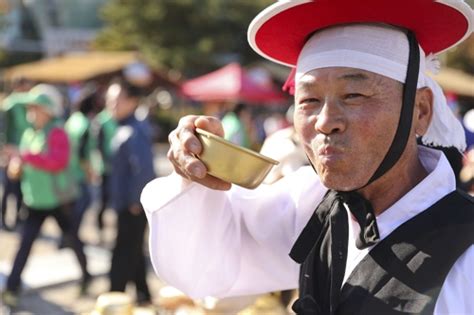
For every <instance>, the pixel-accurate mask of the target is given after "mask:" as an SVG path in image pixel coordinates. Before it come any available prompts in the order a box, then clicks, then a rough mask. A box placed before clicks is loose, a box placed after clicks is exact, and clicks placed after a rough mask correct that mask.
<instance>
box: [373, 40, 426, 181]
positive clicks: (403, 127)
mask: <svg viewBox="0 0 474 315" xmlns="http://www.w3.org/2000/svg"><path fill="white" fill-rule="evenodd" d="M407 37H408V45H409V49H410V51H409V56H408V66H407V76H406V79H405V85H404V88H403V102H402V109H401V112H400V119H399V121H398V128H397V131H396V133H395V136H394V138H393V142H392V144H391V146H390V148H389V149H388V151H387V154H386V155H385V158H384V159H383V161H382V163H380V165H379V167H378V169H377V170H376V171H375V173H374V174H373V175H372V177H371V178H370V179H369V181H368V182H367V184H365V186H367V185H369V184H370V183H372V182H374V181H375V180H377V179H378V178H379V177H381V176H382V175H383V174H385V173H386V172H388V171H389V170H390V169H391V168H392V167H393V166H394V165H395V163H397V161H398V159H400V156H401V155H402V153H403V151H405V147H406V145H407V143H408V139H409V136H410V131H411V124H412V121H413V110H414V108H415V96H416V87H417V83H418V73H419V71H420V50H419V48H418V41H417V40H416V37H415V34H413V32H411V31H408V32H407ZM365 186H364V187H365Z"/></svg>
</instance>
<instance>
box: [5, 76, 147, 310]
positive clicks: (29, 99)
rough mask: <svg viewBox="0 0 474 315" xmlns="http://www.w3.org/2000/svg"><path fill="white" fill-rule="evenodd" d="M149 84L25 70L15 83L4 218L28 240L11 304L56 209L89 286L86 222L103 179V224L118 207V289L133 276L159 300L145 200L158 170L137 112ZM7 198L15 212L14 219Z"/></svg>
mask: <svg viewBox="0 0 474 315" xmlns="http://www.w3.org/2000/svg"><path fill="white" fill-rule="evenodd" d="M65 92H67V93H65ZM142 93H143V91H142V89H141V87H140V86H137V85H135V84H133V83H131V82H129V81H128V80H126V79H125V78H124V77H120V78H115V79H113V80H112V81H111V82H108V83H107V84H105V85H103V86H99V85H97V84H92V83H88V84H84V85H83V86H81V87H80V88H77V87H74V88H71V89H70V90H68V91H64V90H61V89H60V88H58V87H56V86H53V85H50V84H44V83H40V84H36V83H33V82H30V81H28V80H24V79H21V80H18V81H16V82H14V84H13V85H12V90H11V93H10V94H9V95H8V96H7V97H6V98H5V99H4V100H3V103H2V116H3V119H2V129H1V135H2V140H3V141H2V148H1V158H2V161H3V164H4V168H5V176H4V177H3V178H4V182H3V185H2V186H3V195H2V216H1V226H2V228H3V229H4V230H6V231H12V232H18V233H19V236H20V239H21V240H20V244H19V247H18V250H17V253H16V256H15V259H14V261H13V266H12V270H11V272H10V274H9V276H8V278H7V282H6V287H5V288H4V290H3V292H2V300H3V302H4V303H5V304H7V305H9V306H12V307H14V306H15V305H16V304H17V303H18V298H19V296H20V292H21V274H22V272H23V270H24V267H25V265H26V263H27V261H28V257H29V255H30V252H31V248H32V246H33V244H34V242H35V240H36V239H37V237H38V235H39V233H40V230H41V227H42V225H43V223H44V221H45V219H46V218H48V217H53V218H54V219H55V221H56V222H57V224H58V226H59V227H60V229H61V231H62V237H61V239H60V240H59V244H58V245H59V247H60V248H63V247H69V248H71V249H72V250H73V251H74V254H75V256H76V257H77V262H78V264H79V266H80V268H81V271H82V278H81V282H80V287H81V294H85V293H86V292H87V290H88V287H89V285H90V283H91V280H92V277H91V274H90V272H89V270H88V262H87V258H86V255H85V254H84V244H83V242H82V241H81V239H80V238H79V230H80V227H81V223H82V219H83V217H84V214H85V212H86V211H87V210H89V209H90V208H91V204H92V195H91V186H99V187H100V190H99V191H100V198H99V199H100V200H99V201H100V202H99V204H100V205H99V207H98V209H97V213H96V216H95V217H96V225H97V233H99V235H102V232H103V229H104V212H105V210H106V209H108V208H110V209H114V210H115V213H116V216H117V226H116V230H117V236H116V239H115V245H114V247H113V251H112V260H111V264H110V265H111V270H110V273H109V278H110V291H125V288H126V285H127V283H129V282H130V283H134V284H135V286H136V292H137V293H136V295H137V296H136V301H137V303H138V304H145V305H146V304H151V301H152V299H151V294H150V290H149V288H148V285H147V282H146V271H147V262H146V259H145V255H144V246H143V245H144V242H145V230H146V217H145V214H144V212H143V209H142V208H141V205H140V202H139V199H140V193H141V190H142V189H143V187H144V185H145V184H146V183H147V182H149V181H150V180H151V179H153V178H154V177H155V171H154V167H153V153H152V142H151V133H150V128H149V126H148V122H147V117H146V116H143V115H141V116H140V118H141V119H137V116H138V115H136V114H135V113H136V112H137V109H138V108H139V106H140V99H141V97H142V96H143V94H142ZM9 197H10V198H11V197H13V199H14V200H15V202H16V209H15V210H16V213H15V215H14V216H13V217H14V218H13V220H9V221H10V222H7V220H6V218H7V215H6V212H7V204H8V202H7V200H8V198H9ZM11 217H12V216H11V215H10V218H11ZM51 272H53V271H51Z"/></svg>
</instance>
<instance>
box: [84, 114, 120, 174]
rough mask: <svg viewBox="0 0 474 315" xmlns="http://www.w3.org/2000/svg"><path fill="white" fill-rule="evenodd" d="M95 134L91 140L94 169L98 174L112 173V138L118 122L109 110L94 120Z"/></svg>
mask: <svg viewBox="0 0 474 315" xmlns="http://www.w3.org/2000/svg"><path fill="white" fill-rule="evenodd" d="M93 125H94V132H93V136H91V137H90V140H91V150H92V152H93V155H92V157H91V159H92V161H91V162H92V168H93V169H94V171H95V172H96V173H97V174H100V175H104V174H109V173H110V171H111V170H110V159H111V157H112V146H111V144H112V138H113V137H114V136H115V133H116V132H117V128H118V126H117V122H116V121H115V120H114V119H113V118H112V116H111V115H110V113H109V112H108V111H107V110H105V109H104V110H103V111H101V112H100V113H99V114H97V116H96V117H95V119H94V122H93Z"/></svg>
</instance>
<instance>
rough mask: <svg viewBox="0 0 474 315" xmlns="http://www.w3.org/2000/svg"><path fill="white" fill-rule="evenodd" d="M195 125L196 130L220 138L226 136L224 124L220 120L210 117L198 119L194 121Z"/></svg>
mask: <svg viewBox="0 0 474 315" xmlns="http://www.w3.org/2000/svg"><path fill="white" fill-rule="evenodd" d="M194 125H195V126H196V128H201V129H204V130H206V131H209V132H210V133H213V134H215V135H218V136H220V137H223V136H224V128H223V127H222V123H221V122H220V121H219V119H217V118H215V117H209V116H201V117H198V118H197V119H196V120H195V121H194Z"/></svg>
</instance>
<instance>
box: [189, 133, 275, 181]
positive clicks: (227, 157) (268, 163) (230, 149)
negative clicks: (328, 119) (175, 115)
mask: <svg viewBox="0 0 474 315" xmlns="http://www.w3.org/2000/svg"><path fill="white" fill-rule="evenodd" d="M196 135H197V137H198V139H199V141H201V144H202V152H201V154H199V156H198V157H199V159H200V160H201V161H202V162H203V163H204V165H206V168H207V173H208V174H209V175H212V176H214V177H217V178H219V179H222V180H224V181H226V182H231V183H233V184H236V185H239V186H242V187H245V188H249V189H254V188H256V187H257V186H258V185H260V184H261V182H262V181H263V180H264V179H265V176H267V174H268V172H270V170H271V168H272V167H273V166H274V165H277V164H278V162H277V161H275V160H273V159H271V158H269V157H266V156H264V155H262V154H260V153H257V152H255V151H252V150H249V149H247V148H243V147H241V146H238V145H236V144H233V143H231V142H229V141H227V140H225V139H224V138H221V137H219V136H216V135H214V134H212V133H210V132H208V131H206V130H203V129H199V128H196Z"/></svg>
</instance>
